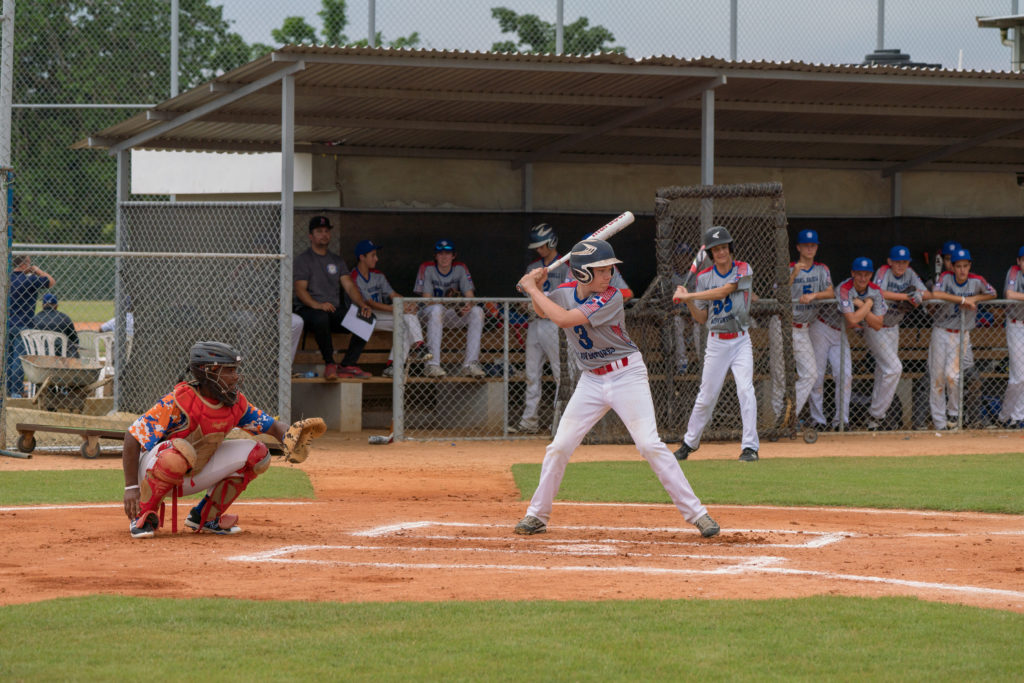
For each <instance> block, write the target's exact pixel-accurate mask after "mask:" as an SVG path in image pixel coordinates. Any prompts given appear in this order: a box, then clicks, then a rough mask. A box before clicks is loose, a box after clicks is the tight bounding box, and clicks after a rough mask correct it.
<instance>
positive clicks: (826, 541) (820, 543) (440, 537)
mask: <svg viewBox="0 0 1024 683" xmlns="http://www.w3.org/2000/svg"><path fill="white" fill-rule="evenodd" d="M559 528H560V529H561V528H566V527H559ZM743 531H754V530H745V529H726V532H728V533H736V532H743ZM766 533H772V532H766ZM821 533H822V537H821V538H815V539H810V540H809V541H807V542H806V543H730V544H729V547H730V548H822V547H824V546H826V545H831V544H832V543H837V542H838V541H841V540H843V539H844V538H848V537H855V536H857V534H847V533H825V532H821ZM1022 533H1024V532H1022ZM353 535H357V534H353ZM411 538H415V539H417V540H431V541H493V540H494V539H495V537H494V536H452V535H445V534H434V535H421V534H417V535H416V536H412V537H411ZM559 543H611V544H622V545H673V546H691V547H692V546H699V547H707V545H708V543H707V541H651V540H642V541H639V540H637V541H629V540H624V539H621V538H600V539H580V538H564V539H559Z"/></svg>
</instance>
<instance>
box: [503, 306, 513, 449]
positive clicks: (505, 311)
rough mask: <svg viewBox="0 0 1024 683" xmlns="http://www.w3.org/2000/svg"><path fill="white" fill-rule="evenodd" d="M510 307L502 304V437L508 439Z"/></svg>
mask: <svg viewBox="0 0 1024 683" xmlns="http://www.w3.org/2000/svg"><path fill="white" fill-rule="evenodd" d="M510 307H511V305H510V304H502V305H501V321H502V328H503V330H502V331H503V332H504V335H503V341H502V347H501V384H502V386H503V387H504V389H505V392H504V393H505V400H504V401H502V402H501V435H502V436H506V437H507V436H508V400H509V396H508V392H509V385H508V362H509V361H508V345H509V335H508V328H509V327H510V326H509V324H508V323H509V320H508V309H509V308H510Z"/></svg>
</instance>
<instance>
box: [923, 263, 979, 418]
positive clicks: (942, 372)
mask: <svg viewBox="0 0 1024 683" xmlns="http://www.w3.org/2000/svg"><path fill="white" fill-rule="evenodd" d="M950 261H951V262H952V265H953V270H952V271H948V270H947V271H945V272H943V273H942V275H941V276H940V277H939V280H938V282H936V283H935V286H934V287H933V288H932V297H933V298H935V299H941V300H942V301H946V302H948V303H947V304H944V305H942V306H937V307H936V310H935V312H934V314H933V315H934V316H935V318H934V321H933V323H932V339H931V344H930V345H929V346H928V375H929V377H930V378H931V385H932V386H931V411H932V422H933V423H934V424H935V428H936V429H946V428H948V427H951V426H952V427H955V426H956V422H957V420H958V418H959V416H960V373H962V372H964V371H966V370H967V369H968V368H971V367H973V366H974V353H973V352H972V351H971V330H973V329H974V326H975V318H976V317H977V316H976V313H977V310H978V302H979V301H987V300H989V299H994V298H995V296H996V290H995V289H993V288H992V285H990V284H989V283H988V281H987V280H985V278H983V277H982V276H980V275H975V274H973V273H971V252H969V251H967V250H966V249H964V248H962V247H961V248H960V249H957V250H955V251H954V252H953V253H952V254H951V255H950ZM961 328H963V357H961V355H960V352H961V347H960V331H961Z"/></svg>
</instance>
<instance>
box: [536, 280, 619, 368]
mask: <svg viewBox="0 0 1024 683" xmlns="http://www.w3.org/2000/svg"><path fill="white" fill-rule="evenodd" d="M548 297H549V298H550V299H551V300H552V301H554V302H555V303H557V304H558V305H559V306H561V307H562V308H564V309H566V310H567V311H571V310H573V309H579V310H581V311H583V314H584V315H585V316H587V322H586V323H584V324H583V325H577V326H575V327H572V328H568V327H567V328H565V338H566V341H567V342H568V353H569V355H570V356H572V357H574V358H575V359H576V361H577V362H578V363H579V365H580V366H581V367H583V369H585V370H596V369H597V368H600V367H603V366H605V365H608V364H609V363H611V362H613V361H617V360H619V359H620V358H624V357H626V356H628V355H629V354H631V353H635V352H636V351H638V350H639V349H638V348H637V346H636V344H634V343H633V341H632V340H631V339H630V338H629V334H628V333H627V332H626V313H625V309H624V308H623V306H622V305H623V299H622V292H620V291H619V290H618V289H616V288H615V287H608V289H606V290H605V291H603V292H601V293H600V294H591V295H590V296H588V297H587V298H586V299H584V300H582V301H580V300H579V299H577V298H576V283H574V282H567V283H565V284H563V285H559V286H558V287H556V288H555V289H554V291H552V292H550V293H549V294H548Z"/></svg>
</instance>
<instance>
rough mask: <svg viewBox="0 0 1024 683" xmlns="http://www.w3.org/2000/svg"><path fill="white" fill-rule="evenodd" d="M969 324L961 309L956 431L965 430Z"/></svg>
mask: <svg viewBox="0 0 1024 683" xmlns="http://www.w3.org/2000/svg"><path fill="white" fill-rule="evenodd" d="M966 324H967V313H966V311H965V310H964V309H963V308H962V307H961V308H960V336H959V339H958V343H959V348H958V350H957V368H959V372H958V373H957V380H956V393H957V402H956V404H957V415H956V430H957V431H958V432H959V431H962V430H963V428H964V374H965V372H964V360H965V358H964V349H965V348H966V344H965V343H964V341H965V340H964V336H965V333H964V329H965V328H964V326H965V325H966Z"/></svg>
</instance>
